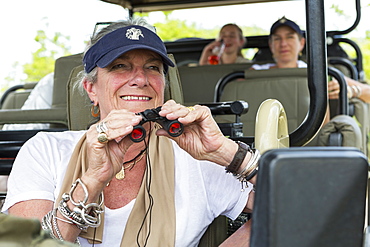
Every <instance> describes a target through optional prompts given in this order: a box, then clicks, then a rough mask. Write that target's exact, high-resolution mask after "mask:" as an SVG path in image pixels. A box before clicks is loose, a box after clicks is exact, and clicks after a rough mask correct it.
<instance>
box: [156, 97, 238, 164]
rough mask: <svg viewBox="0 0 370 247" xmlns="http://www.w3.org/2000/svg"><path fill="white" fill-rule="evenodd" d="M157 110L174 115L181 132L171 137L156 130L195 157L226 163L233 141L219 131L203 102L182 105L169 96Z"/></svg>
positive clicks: (161, 113) (231, 155)
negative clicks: (181, 127)
mask: <svg viewBox="0 0 370 247" xmlns="http://www.w3.org/2000/svg"><path fill="white" fill-rule="evenodd" d="M159 114H160V115H161V116H164V117H166V118H167V119H169V120H175V119H178V121H180V122H181V123H182V124H183V125H184V132H183V133H182V134H181V135H180V136H178V137H171V136H169V135H168V134H167V132H166V131H165V130H163V129H160V130H158V132H157V134H158V135H163V136H168V137H169V138H171V139H173V140H174V141H176V142H177V144H178V145H179V146H180V147H181V148H182V149H184V150H185V151H187V152H188V153H189V154H190V155H191V156H193V157H194V158H195V159H199V160H209V161H213V162H216V163H218V164H220V165H226V164H228V163H229V162H230V160H229V159H230V157H233V155H234V154H235V152H236V151H237V149H238V147H237V144H236V143H235V142H234V141H232V140H230V139H228V138H226V137H225V136H224V135H223V134H222V132H221V130H220V129H219V127H218V125H217V123H216V121H215V120H214V119H213V117H212V114H211V111H210V109H209V108H208V107H206V106H200V105H195V106H193V107H185V106H183V105H180V104H177V103H176V102H175V101H173V100H169V101H167V102H166V103H165V104H164V105H163V106H162V110H161V111H160V113H159ZM228 154H230V155H228Z"/></svg>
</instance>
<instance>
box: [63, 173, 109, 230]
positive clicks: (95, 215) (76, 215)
mask: <svg viewBox="0 0 370 247" xmlns="http://www.w3.org/2000/svg"><path fill="white" fill-rule="evenodd" d="M78 184H80V185H81V187H82V189H83V191H84V199H83V200H82V201H78V202H76V201H75V200H73V193H74V191H75V189H76V187H77V185H78ZM88 198H89V192H88V190H87V187H86V185H85V184H84V183H83V182H82V180H81V179H79V178H78V179H77V180H76V182H74V183H73V184H72V187H71V190H70V191H69V193H64V194H63V195H62V200H61V201H60V203H59V206H58V210H59V212H60V213H61V215H62V216H63V217H64V218H66V219H67V220H70V221H72V222H73V224H75V225H76V226H77V227H78V228H79V229H80V230H86V229H87V228H88V227H98V226H99V225H100V223H101V213H103V209H102V206H103V203H104V196H103V193H101V194H100V197H99V200H100V204H98V203H89V204H87V205H86V202H87V200H88ZM68 201H71V203H72V204H73V205H74V206H75V207H74V208H73V210H71V209H70V208H69V207H68V205H67V202H68Z"/></svg>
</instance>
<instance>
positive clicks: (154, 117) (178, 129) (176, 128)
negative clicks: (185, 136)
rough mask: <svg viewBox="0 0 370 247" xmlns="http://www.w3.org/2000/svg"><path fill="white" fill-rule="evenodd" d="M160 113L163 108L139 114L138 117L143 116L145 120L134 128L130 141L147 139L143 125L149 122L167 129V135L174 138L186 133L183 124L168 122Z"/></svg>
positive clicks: (173, 121) (175, 121) (176, 121)
mask: <svg viewBox="0 0 370 247" xmlns="http://www.w3.org/2000/svg"><path fill="white" fill-rule="evenodd" d="M160 111H161V106H159V107H157V108H153V109H147V110H145V111H143V112H139V113H137V114H138V115H141V116H142V117H143V119H142V120H141V121H140V123H139V124H138V125H135V126H134V129H133V131H132V132H131V134H130V139H131V140H132V141H133V142H141V141H142V140H144V139H145V137H146V131H145V129H144V127H143V126H142V125H143V124H144V123H146V122H149V121H152V122H157V123H159V124H160V125H161V126H162V128H163V129H165V130H166V131H167V133H168V134H169V135H170V136H172V137H176V136H179V135H181V134H182V132H183V131H184V126H183V124H182V123H180V122H179V121H178V120H168V119H167V118H165V117H162V116H160V115H159V112H160Z"/></svg>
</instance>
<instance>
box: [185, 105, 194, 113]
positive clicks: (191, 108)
mask: <svg viewBox="0 0 370 247" xmlns="http://www.w3.org/2000/svg"><path fill="white" fill-rule="evenodd" d="M186 108H188V109H189V111H190V112H192V111H194V110H195V107H194V106H188V107H186Z"/></svg>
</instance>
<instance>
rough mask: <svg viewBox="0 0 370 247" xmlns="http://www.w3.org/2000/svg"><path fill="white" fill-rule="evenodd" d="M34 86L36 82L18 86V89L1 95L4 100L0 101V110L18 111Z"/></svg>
mask: <svg viewBox="0 0 370 247" xmlns="http://www.w3.org/2000/svg"><path fill="white" fill-rule="evenodd" d="M36 84H37V82H29V83H25V84H23V85H19V87H18V89H16V90H14V91H11V92H9V93H7V94H6V95H3V96H4V97H5V98H4V99H2V100H3V102H2V104H1V109H2V110H5V109H20V108H21V107H22V106H23V104H24V102H26V100H27V98H28V95H30V93H31V91H32V89H33V88H34V87H35V86H36Z"/></svg>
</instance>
